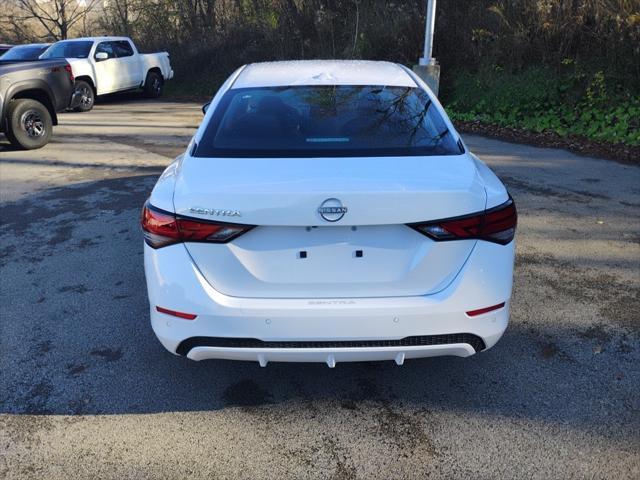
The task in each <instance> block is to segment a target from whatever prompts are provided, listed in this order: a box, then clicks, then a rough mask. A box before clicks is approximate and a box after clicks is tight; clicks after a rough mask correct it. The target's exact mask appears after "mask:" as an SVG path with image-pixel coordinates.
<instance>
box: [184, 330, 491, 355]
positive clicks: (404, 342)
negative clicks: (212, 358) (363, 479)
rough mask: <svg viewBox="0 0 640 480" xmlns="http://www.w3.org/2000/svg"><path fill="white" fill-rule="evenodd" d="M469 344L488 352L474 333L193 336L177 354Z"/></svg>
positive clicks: (475, 348)
mask: <svg viewBox="0 0 640 480" xmlns="http://www.w3.org/2000/svg"><path fill="white" fill-rule="evenodd" d="M453 343H467V344H469V345H471V346H472V347H473V349H474V350H475V351H476V352H479V351H481V350H484V349H485V344H484V341H483V340H482V338H480V337H478V336H477V335H473V334H472V333H451V334H448V335H419V336H415V337H405V338H402V339H400V340H331V341H318V342H315V341H303V342H292V341H268V342H265V341H263V340H258V339H256V338H233V337H190V338H187V339H185V340H183V341H182V342H181V343H180V345H178V348H177V349H176V353H178V354H179V355H187V354H188V353H189V351H190V350H191V349H192V348H195V347H222V348H367V347H419V346H423V345H450V344H453Z"/></svg>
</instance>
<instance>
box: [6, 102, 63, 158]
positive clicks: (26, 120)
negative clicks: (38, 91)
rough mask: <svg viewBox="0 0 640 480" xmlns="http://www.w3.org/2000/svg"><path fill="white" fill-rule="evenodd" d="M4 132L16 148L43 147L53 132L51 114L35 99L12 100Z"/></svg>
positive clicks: (30, 148) (31, 148)
mask: <svg viewBox="0 0 640 480" xmlns="http://www.w3.org/2000/svg"><path fill="white" fill-rule="evenodd" d="M6 133H7V138H8V139H9V141H10V142H11V144H12V145H14V146H16V147H18V148H22V149H25V150H33V149H35V148H40V147H44V146H45V145H46V144H47V143H49V140H50V139H51V134H52V133H53V122H52V121H51V114H50V113H49V110H47V107H45V106H44V105H43V104H42V103H40V102H38V101H36V100H32V99H30V98H19V99H17V100H13V101H12V102H11V103H10V104H9V109H8V111H7V132H6Z"/></svg>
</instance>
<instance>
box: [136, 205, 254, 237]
mask: <svg viewBox="0 0 640 480" xmlns="http://www.w3.org/2000/svg"><path fill="white" fill-rule="evenodd" d="M140 223H141V224H142V231H143V233H144V241H145V242H147V245H149V246H150V247H152V248H160V247H166V246H167V245H173V244H175V243H181V242H207V243H227V242H230V241H231V240H233V239H234V238H237V237H239V236H240V235H242V234H243V233H246V232H248V231H249V230H251V229H252V228H253V227H254V225H238V224H235V223H221V222H209V221H205V220H200V219H196V218H187V217H181V216H176V215H175V214H173V213H170V212H166V211H164V210H160V209H159V208H156V207H154V206H153V205H151V204H150V203H149V202H148V201H147V202H146V203H145V205H144V207H143V209H142V218H141V220H140Z"/></svg>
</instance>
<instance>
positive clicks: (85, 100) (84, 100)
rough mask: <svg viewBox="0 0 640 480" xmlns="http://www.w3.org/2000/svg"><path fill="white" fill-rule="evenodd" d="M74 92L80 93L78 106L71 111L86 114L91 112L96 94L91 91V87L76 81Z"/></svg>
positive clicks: (83, 82)
mask: <svg viewBox="0 0 640 480" xmlns="http://www.w3.org/2000/svg"><path fill="white" fill-rule="evenodd" d="M74 91H75V92H79V93H80V105H78V106H77V107H76V108H74V109H73V111H74V112H88V111H89V110H91V109H92V108H93V104H94V103H95V102H96V93H95V92H94V91H93V87H92V86H91V85H89V83H88V82H85V81H84V80H77V81H76V84H75V88H74Z"/></svg>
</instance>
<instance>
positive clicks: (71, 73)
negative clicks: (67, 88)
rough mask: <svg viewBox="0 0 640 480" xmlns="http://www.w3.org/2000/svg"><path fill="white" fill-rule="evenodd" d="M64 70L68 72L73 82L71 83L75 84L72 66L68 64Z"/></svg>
mask: <svg viewBox="0 0 640 480" xmlns="http://www.w3.org/2000/svg"><path fill="white" fill-rule="evenodd" d="M64 69H65V70H66V71H67V73H68V74H69V80H71V83H73V82H75V80H76V79H75V77H74V76H73V70H71V65H69V64H68V63H67V64H66V65H65V66H64Z"/></svg>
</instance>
